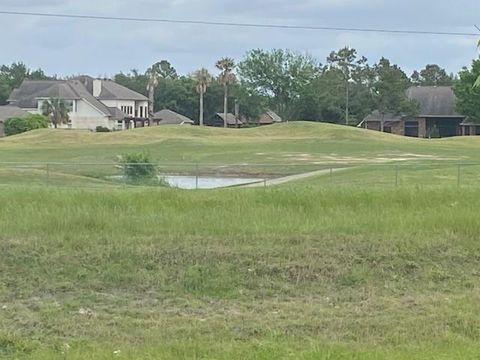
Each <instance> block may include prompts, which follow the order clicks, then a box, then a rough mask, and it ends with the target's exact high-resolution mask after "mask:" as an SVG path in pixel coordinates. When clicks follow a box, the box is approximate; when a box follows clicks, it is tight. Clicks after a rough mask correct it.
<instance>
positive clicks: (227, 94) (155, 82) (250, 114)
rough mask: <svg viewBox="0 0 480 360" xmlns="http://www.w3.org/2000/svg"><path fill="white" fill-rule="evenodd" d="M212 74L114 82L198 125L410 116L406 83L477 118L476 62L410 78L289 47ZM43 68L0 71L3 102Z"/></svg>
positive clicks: (342, 52) (139, 75)
mask: <svg viewBox="0 0 480 360" xmlns="http://www.w3.org/2000/svg"><path fill="white" fill-rule="evenodd" d="M215 68H216V69H217V71H218V72H217V73H214V74H211V73H210V72H209V71H208V70H207V69H206V68H200V69H198V70H197V71H195V72H193V73H192V74H185V75H179V74H178V73H177V71H176V69H175V68H174V66H172V64H171V63H170V62H168V61H167V60H162V61H159V62H157V63H155V64H154V65H152V66H151V67H150V68H149V69H147V70H146V71H144V72H141V71H139V70H131V71H130V72H128V73H123V72H120V73H118V74H116V75H115V76H114V77H113V79H114V80H115V81H116V82H118V83H119V84H122V85H124V86H126V87H128V88H130V89H132V90H134V91H137V92H139V93H141V94H144V95H145V96H148V97H149V99H150V100H151V108H150V113H153V112H155V111H158V110H161V109H164V108H168V109H170V110H173V111H176V112H178V113H181V114H183V115H185V116H188V117H190V118H192V119H195V120H198V121H199V122H200V123H202V122H203V121H204V119H205V118H210V117H212V116H214V114H216V113H224V112H232V113H233V112H235V109H237V110H238V115H239V116H240V117H241V118H242V119H245V120H247V121H250V122H255V121H256V120H257V119H258V117H259V116H260V115H261V114H262V113H263V112H265V111H266V110H273V111H275V112H277V113H278V114H279V115H280V116H282V117H283V118H284V119H289V120H310V121H324V122H332V123H343V124H351V125H354V124H357V123H358V122H360V121H361V120H362V119H363V118H364V117H365V116H366V115H368V114H369V113H371V112H372V111H373V110H380V111H381V112H385V113H394V114H400V113H403V114H412V115H413V114H415V113H416V112H418V104H416V103H413V102H412V101H410V100H409V99H408V98H407V97H406V90H407V89H408V88H409V87H410V86H443V85H446V86H451V85H453V86H454V89H455V92H456V94H457V96H458V98H459V99H458V107H459V109H458V111H459V112H461V113H463V114H465V115H469V116H471V117H472V118H475V119H477V118H478V119H480V110H479V109H480V106H477V105H480V104H479V102H480V100H478V99H480V88H478V87H477V88H475V87H474V86H473V85H474V83H475V81H476V80H477V78H478V77H479V76H480V60H478V59H477V60H474V62H473V65H472V67H470V68H467V67H465V68H464V69H462V71H461V72H460V73H459V74H458V75H454V74H448V73H447V72H446V71H445V69H444V68H442V67H441V66H439V65H436V64H429V65H426V66H425V68H424V69H421V70H418V71H414V72H413V73H412V74H411V75H410V76H409V75H407V74H406V73H405V71H403V70H402V68H401V67H400V66H399V65H397V64H394V63H392V62H391V61H390V60H389V59H387V58H381V59H380V60H379V61H378V62H376V63H373V64H372V63H370V62H369V61H368V59H367V58H366V57H364V56H361V55H359V54H358V52H357V50H355V49H352V48H348V47H346V48H342V49H339V50H337V51H332V52H331V53H330V54H329V56H328V57H327V58H326V61H325V63H324V64H322V63H321V62H319V61H318V60H317V59H315V58H314V57H312V56H310V55H307V54H301V53H296V52H293V51H289V50H282V49H276V50H271V51H265V50H261V49H256V50H251V51H249V52H248V53H247V54H246V55H245V57H244V58H243V59H242V60H241V61H239V62H238V63H237V62H235V61H234V59H231V58H223V59H220V60H219V61H218V62H217V63H216V64H215ZM51 78H55V77H54V76H53V77H50V76H47V75H46V74H45V73H44V72H43V71H42V70H41V69H38V70H30V69H28V68H27V67H26V66H25V65H24V64H22V63H15V64H12V65H9V66H7V65H4V66H2V67H1V68H0V104H5V103H6V100H7V98H8V95H9V94H10V92H11V91H12V90H13V89H14V88H15V87H18V86H19V85H20V84H21V82H22V81H23V80H24V79H32V80H42V79H51Z"/></svg>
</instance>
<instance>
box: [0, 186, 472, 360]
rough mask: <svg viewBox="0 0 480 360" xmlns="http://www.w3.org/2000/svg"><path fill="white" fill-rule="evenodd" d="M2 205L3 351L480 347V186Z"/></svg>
mask: <svg viewBox="0 0 480 360" xmlns="http://www.w3.org/2000/svg"><path fill="white" fill-rule="evenodd" d="M0 204H1V205H0V228H1V229H2V232H1V235H0V252H1V254H2V257H1V258H0V357H2V356H3V357H4V358H6V359H12V358H18V359H42V360H43V359H64V358H65V357H64V355H62V349H63V346H64V344H65V343H67V344H69V346H70V349H69V350H68V354H67V357H66V358H67V359H111V358H112V359H113V358H121V359H177V358H185V359H191V358H199V359H227V358H230V359H232V358H234V359H258V358H260V359H279V358H280V359H281V358H285V359H286V358H303V359H318V358H320V359H350V358H353V359H384V358H389V359H411V358H419V359H439V358H440V359H441V358H445V359H455V358H456V359H469V358H470V359H476V358H478V354H479V353H480V349H479V347H478V345H477V344H478V341H479V340H480V331H479V329H480V315H479V313H478V311H477V310H478V297H479V296H480V293H479V291H478V286H477V283H478V281H477V280H478V275H479V273H478V259H479V257H480V245H479V243H478V240H477V239H478V220H477V217H476V216H475V214H476V211H477V209H478V208H479V206H480V192H478V191H477V190H474V189H470V190H466V189H465V190H458V191H457V190H451V189H442V191H438V189H431V190H424V191H421V192H419V191H417V190H415V189H400V190H381V189H375V190H357V189H323V190H320V189H318V188H315V187H309V186H303V185H295V186H293V185H292V186H285V187H282V188H278V189H273V188H272V189H266V190H265V189H258V190H256V189H251V190H250V189H243V190H239V189H231V190H222V191H213V192H212V191H198V192H188V191H180V190H172V189H163V190H147V189H144V190H142V189H138V190H135V189H132V190H109V191H102V192H100V191H90V190H54V189H43V190H42V189H40V190H39V189H37V190H34V189H31V190H29V189H26V188H12V187H10V188H5V191H2V192H1V193H0ZM116 350H120V351H121V352H120V353H119V355H114V354H113V352H114V351H116Z"/></svg>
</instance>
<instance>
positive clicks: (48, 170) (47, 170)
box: [45, 163, 50, 186]
mask: <svg viewBox="0 0 480 360" xmlns="http://www.w3.org/2000/svg"><path fill="white" fill-rule="evenodd" d="M45 172H46V175H47V186H50V164H49V163H46V164H45Z"/></svg>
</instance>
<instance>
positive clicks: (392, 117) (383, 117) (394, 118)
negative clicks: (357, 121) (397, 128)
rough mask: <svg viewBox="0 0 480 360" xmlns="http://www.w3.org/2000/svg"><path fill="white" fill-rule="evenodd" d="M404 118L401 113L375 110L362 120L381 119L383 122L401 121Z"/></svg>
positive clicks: (379, 120)
mask: <svg viewBox="0 0 480 360" xmlns="http://www.w3.org/2000/svg"><path fill="white" fill-rule="evenodd" d="M403 118H404V116H403V115H394V114H382V113H381V112H380V111H378V110H375V111H374V112H372V113H371V114H369V115H367V116H366V117H365V119H363V122H365V121H367V122H381V121H382V120H383V121H384V122H387V121H388V122H398V121H402V119H403Z"/></svg>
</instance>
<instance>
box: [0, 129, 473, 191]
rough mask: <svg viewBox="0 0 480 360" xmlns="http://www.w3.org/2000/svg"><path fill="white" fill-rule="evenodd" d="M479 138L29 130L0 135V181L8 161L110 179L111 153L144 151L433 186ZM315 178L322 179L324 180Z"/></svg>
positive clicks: (175, 158)
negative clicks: (398, 169) (397, 172)
mask: <svg viewBox="0 0 480 360" xmlns="http://www.w3.org/2000/svg"><path fill="white" fill-rule="evenodd" d="M479 145H480V139H479V138H477V137H470V138H467V137H464V138H450V139H440V140H428V139H412V138H405V137H400V136H395V135H390V134H381V133H378V132H373V131H366V130H364V129H356V128H348V127H344V126H337V125H329V124H316V123H290V124H281V125H274V126H269V127H262V128H253V129H227V130H225V129H216V128H198V127H174V126H172V127H170V126H165V127H152V128H143V129H136V130H132V131H126V132H115V133H92V132H88V131H74V130H37V131H33V132H30V133H26V134H22V135H19V136H14V137H9V138H4V139H0V171H1V170H2V169H3V171H4V172H8V173H9V176H4V177H1V176H0V182H1V183H2V184H12V183H17V181H16V179H18V178H21V177H22V175H23V173H22V172H21V171H19V170H18V164H11V163H12V162H29V163H32V162H33V163H37V164H38V163H41V164H42V165H41V166H42V168H40V169H37V168H38V166H39V165H36V164H35V165H31V166H32V167H33V169H34V170H35V171H37V174H38V175H39V176H40V180H42V179H46V177H47V175H46V174H45V173H44V174H43V175H41V174H40V173H39V171H40V172H41V171H43V172H45V165H44V164H45V163H47V162H48V163H50V164H51V165H50V170H51V171H52V172H53V173H56V174H57V175H58V176H61V175H62V174H65V175H67V176H66V177H64V179H63V180H62V179H60V178H59V179H58V181H56V185H62V184H63V185H70V181H69V177H68V176H71V175H73V176H75V181H74V182H73V183H74V184H75V185H77V184H80V185H82V184H81V183H83V185H85V186H92V185H101V183H100V182H99V181H101V182H103V183H104V185H108V184H109V185H115V184H112V182H111V180H109V179H110V178H111V176H114V175H118V169H116V168H115V167H114V166H113V165H112V164H114V163H115V161H116V158H117V155H120V154H125V153H129V152H138V151H147V152H149V153H150V155H151V157H152V159H153V161H155V162H159V163H161V164H162V166H161V167H160V172H161V173H162V174H195V173H197V172H199V173H200V174H203V175H222V174H228V175H234V174H236V175H247V176H259V177H265V176H266V177H278V176H283V175H291V174H299V173H303V172H310V171H315V170H320V169H325V168H329V167H333V168H345V167H348V168H352V169H350V170H349V171H348V172H342V173H341V174H340V176H339V177H337V180H338V182H337V184H339V185H342V184H345V185H357V184H362V185H368V186H370V185H372V184H377V185H378V184H380V185H381V186H384V187H385V186H390V185H391V183H392V179H393V181H394V183H395V182H398V184H400V185H415V186H416V185H423V184H425V183H426V184H430V181H429V176H432V177H433V178H432V179H433V180H434V181H433V182H435V180H436V179H437V178H438V179H440V180H441V181H439V183H440V184H441V185H443V184H448V185H449V186H450V185H451V184H453V185H456V183H457V181H456V176H457V170H456V166H457V164H470V163H471V164H480V153H479V152H478V151H477V148H478V147H479ZM392 164H401V165H402V170H403V171H402V174H401V176H403V178H401V179H398V180H397V181H395V178H394V177H393V176H392V175H391V172H392V169H393V167H392ZM385 165H388V166H385ZM448 167H450V168H448ZM477 168H478V167H477ZM432 169H433V170H432ZM435 169H436V170H435ZM444 170H445V172H444ZM473 170H475V171H473ZM478 170H480V168H478V169H475V168H473V167H470V172H471V174H470V175H469V177H470V180H469V179H468V176H467V177H465V178H464V179H465V183H464V185H469V184H470V183H472V182H473V183H475V179H476V178H477V177H478V176H479V175H480V172H479V171H478ZM424 171H425V173H424ZM0 175H1V174H0ZM467 175H468V174H467ZM92 179H93V180H92ZM438 179H437V180H438ZM40 180H39V182H41V181H40ZM352 180H353V181H352ZM20 182H21V181H20ZM319 182H320V183H321V184H323V185H325V184H327V183H328V182H329V179H328V177H323V179H319Z"/></svg>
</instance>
